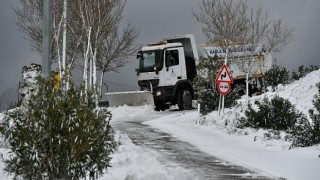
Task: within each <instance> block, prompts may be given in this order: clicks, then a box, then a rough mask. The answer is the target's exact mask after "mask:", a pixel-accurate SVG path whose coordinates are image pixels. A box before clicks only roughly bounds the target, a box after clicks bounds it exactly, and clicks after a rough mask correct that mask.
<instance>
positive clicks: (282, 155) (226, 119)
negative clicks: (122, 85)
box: [0, 70, 320, 180]
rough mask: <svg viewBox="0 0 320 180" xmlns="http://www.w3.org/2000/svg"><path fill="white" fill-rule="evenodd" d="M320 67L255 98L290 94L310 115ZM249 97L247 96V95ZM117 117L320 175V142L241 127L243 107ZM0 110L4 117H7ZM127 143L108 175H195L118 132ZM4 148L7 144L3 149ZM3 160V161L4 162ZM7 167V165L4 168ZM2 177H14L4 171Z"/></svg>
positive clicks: (260, 168) (256, 162) (239, 157)
mask: <svg viewBox="0 0 320 180" xmlns="http://www.w3.org/2000/svg"><path fill="white" fill-rule="evenodd" d="M319 81H320V70H318V71H314V72H312V73H310V74H308V75H307V76H306V77H305V78H302V79H300V80H298V81H295V82H293V83H292V84H290V85H286V86H279V87H278V90H277V91H276V92H269V93H266V94H263V95H261V96H256V97H253V98H251V99H250V100H251V101H254V100H258V99H262V98H264V97H267V98H271V97H274V96H275V95H279V96H281V97H283V98H287V99H289V100H290V101H291V102H292V103H293V104H294V105H295V106H296V107H297V109H298V110H299V111H301V112H303V113H305V114H306V115H308V110H309V109H311V108H313V104H312V99H313V98H314V96H315V95H316V94H317V90H318V89H317V87H316V83H318V82H319ZM243 102H244V101H243ZM109 109H110V110H111V111H112V115H113V116H112V123H121V121H136V122H143V123H144V124H147V125H149V126H151V127H153V128H156V129H159V130H161V131H163V132H166V133H169V134H172V136H174V137H176V138H178V139H180V140H182V141H186V142H189V143H191V144H193V145H194V146H196V147H198V148H199V149H200V150H202V151H203V152H206V153H209V154H211V155H213V156H216V157H218V158H220V159H223V160H225V161H227V162H230V163H233V164H237V165H242V166H244V167H247V168H249V169H252V170H254V171H256V172H258V173H260V174H262V175H266V176H269V177H276V178H280V177H281V178H285V179H288V180H304V179H306V180H318V179H319V178H320V171H319V168H320V156H319V155H320V146H319V145H318V146H312V147H306V148H294V149H289V147H290V142H288V141H285V139H284V134H283V133H282V134H281V135H282V137H281V139H279V140H275V139H271V140H268V139H266V138H265V137H264V133H266V132H267V131H266V130H255V129H251V128H246V129H237V128H235V124H236V123H237V122H236V120H235V119H236V117H238V116H239V115H241V114H242V113H243V112H241V109H242V107H240V106H237V107H236V108H232V109H225V114H224V116H221V117H219V115H218V113H217V112H212V113H210V114H208V115H207V116H205V117H201V118H199V116H198V113H197V111H164V112H155V111H154V110H153V108H152V107H150V106H140V107H129V106H122V107H117V108H109ZM1 116H2V115H1V114H0V118H1ZM117 139H118V140H119V142H120V143H121V145H120V146H119V147H118V149H117V150H116V152H115V153H114V154H113V155H112V157H113V159H112V161H111V165H112V166H113V167H111V168H110V169H108V172H107V174H106V175H105V176H103V178H102V179H116V180H117V179H130V180H131V179H133V180H136V179H188V178H189V179H190V174H189V172H188V171H187V170H185V169H183V168H180V167H178V166H176V165H175V164H173V163H171V162H166V161H165V160H164V159H163V158H162V157H161V156H160V155H159V154H158V153H157V152H155V151H153V150H151V149H149V148H147V147H145V146H136V145H134V144H133V143H132V142H131V140H130V139H129V138H128V136H127V135H125V134H119V133H117ZM1 151H2V152H3V149H2V150H1ZM1 167H3V163H0V168H1ZM0 172H1V171H0ZM0 179H9V178H8V177H7V176H6V175H5V174H3V173H2V174H0Z"/></svg>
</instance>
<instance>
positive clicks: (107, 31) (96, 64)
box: [73, 0, 138, 90]
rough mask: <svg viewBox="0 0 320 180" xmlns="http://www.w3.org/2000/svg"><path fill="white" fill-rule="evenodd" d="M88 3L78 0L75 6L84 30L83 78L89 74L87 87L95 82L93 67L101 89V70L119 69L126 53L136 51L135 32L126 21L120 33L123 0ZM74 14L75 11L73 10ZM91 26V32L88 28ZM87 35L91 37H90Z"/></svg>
mask: <svg viewBox="0 0 320 180" xmlns="http://www.w3.org/2000/svg"><path fill="white" fill-rule="evenodd" d="M95 1H96V2H95V3H93V4H89V3H88V2H87V1H86V0H78V3H77V4H76V8H73V9H75V10H76V11H77V12H78V16H79V17H80V20H81V22H79V23H80V24H81V26H82V29H83V30H84V32H86V33H85V34H86V39H84V41H86V44H87V45H86V46H84V49H83V50H84V51H83V52H86V53H84V59H85V66H86V64H88V67H89V73H88V74H89V76H87V75H86V74H87V72H86V71H87V69H86V68H85V69H84V80H85V81H86V78H88V80H89V82H88V85H89V87H95V86H97V79H96V75H97V74H96V70H99V71H101V77H100V84H99V89H100V90H101V86H102V82H103V77H104V73H105V72H108V71H118V69H119V68H120V67H122V66H124V65H125V64H126V63H127V59H126V58H127V57H128V56H130V55H132V54H133V53H135V52H136V50H137V48H138V46H137V45H135V43H134V42H135V40H136V38H137V36H138V33H137V32H136V30H135V28H134V27H133V26H132V25H127V27H125V28H124V30H123V33H119V26H120V22H121V20H122V15H123V11H124V8H125V6H126V2H127V1H126V0H111V1H102V0H95ZM75 14H76V12H75ZM89 29H90V32H89ZM89 35H90V38H89Z"/></svg>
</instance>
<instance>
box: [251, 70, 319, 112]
mask: <svg viewBox="0 0 320 180" xmlns="http://www.w3.org/2000/svg"><path fill="white" fill-rule="evenodd" d="M319 82H320V70H317V71H313V72H311V73H309V74H307V75H306V76H305V77H303V78H301V79H299V80H297V81H295V82H293V83H291V84H288V85H285V86H282V85H279V86H278V90H277V91H275V92H268V93H265V94H263V95H261V96H262V97H269V98H272V97H274V96H276V95H278V96H280V97H282V98H285V99H288V100H289V101H290V102H291V103H292V104H294V105H295V106H296V108H297V109H298V110H299V111H301V112H303V113H304V114H306V115H308V114H309V113H308V112H309V109H312V108H313V104H312V100H313V99H314V97H315V95H317V93H318V88H317V86H316V85H317V83H319ZM256 98H261V97H256Z"/></svg>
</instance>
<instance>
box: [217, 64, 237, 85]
mask: <svg viewBox="0 0 320 180" xmlns="http://www.w3.org/2000/svg"><path fill="white" fill-rule="evenodd" d="M215 81H216V82H227V83H232V82H233V79H232V76H231V75H230V72H229V70H228V67H227V66H226V65H225V64H224V65H223V66H222V68H221V70H220V72H219V74H218V76H217V77H216V79H215Z"/></svg>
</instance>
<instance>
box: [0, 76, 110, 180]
mask: <svg viewBox="0 0 320 180" xmlns="http://www.w3.org/2000/svg"><path fill="white" fill-rule="evenodd" d="M37 82H38V90H37V94H36V95H31V96H30V99H29V100H28V101H26V102H25V103H23V104H22V105H21V107H19V108H16V109H14V110H12V111H9V112H7V114H6V118H5V120H4V121H3V122H1V126H0V130H1V133H2V135H4V137H5V140H6V141H7V143H8V144H9V148H10V150H11V151H10V153H9V154H8V156H4V157H7V158H5V159H4V162H5V169H4V170H5V171H6V172H7V173H9V174H13V175H14V176H15V177H17V178H23V179H50V180H51V179H80V178H81V177H85V176H88V174H90V175H94V174H98V173H103V172H104V171H105V170H106V168H107V167H108V166H109V161H110V154H111V153H112V152H113V149H114V147H115V143H114V137H113V130H112V128H111V126H110V124H109V122H110V120H111V114H110V112H109V111H107V109H105V108H98V107H96V103H95V101H94V99H93V98H92V97H93V96H94V94H93V93H90V92H88V93H87V95H88V96H84V94H85V93H84V88H77V87H72V88H71V89H70V90H69V91H67V92H64V91H62V90H60V89H54V88H53V83H52V81H50V80H47V79H42V78H39V80H38V81H37Z"/></svg>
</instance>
